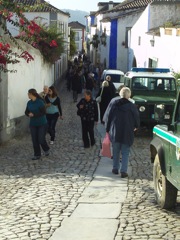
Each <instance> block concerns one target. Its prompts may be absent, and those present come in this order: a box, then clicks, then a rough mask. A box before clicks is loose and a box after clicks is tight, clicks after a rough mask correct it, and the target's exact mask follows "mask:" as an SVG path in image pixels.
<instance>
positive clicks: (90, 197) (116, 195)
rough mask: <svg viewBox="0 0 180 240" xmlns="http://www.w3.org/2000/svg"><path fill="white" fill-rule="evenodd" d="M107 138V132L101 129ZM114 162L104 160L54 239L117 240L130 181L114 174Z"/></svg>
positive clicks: (99, 126)
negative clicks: (120, 217) (120, 215)
mask: <svg viewBox="0 0 180 240" xmlns="http://www.w3.org/2000/svg"><path fill="white" fill-rule="evenodd" d="M97 129H98V132H99V133H100V135H101V138H102V139H103V137H104V135H105V129H104V127H103V126H102V125H101V124H98V126H97ZM111 169H112V160H111V159H109V158H106V157H101V159H100V162H99V165H98V167H97V169H96V171H95V173H94V175H93V180H92V181H91V182H90V184H89V186H88V187H87V188H86V189H85V191H84V192H83V193H82V195H81V197H80V198H79V200H78V204H77V207H76V209H75V210H74V212H73V213H72V215H71V216H70V217H68V218H66V219H65V220H64V221H63V222H62V225H61V227H60V228H58V229H57V230H56V231H55V232H54V234H53V235H52V237H51V238H50V240H80V239H81V240H101V239H102V240H113V239H115V236H116V233H117V230H118V225H119V219H118V217H119V214H120V212H121V206H122V203H123V202H124V200H125V198H126V195H127V179H121V178H120V176H119V175H113V174H112V173H111Z"/></svg>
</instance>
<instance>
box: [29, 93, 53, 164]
mask: <svg viewBox="0 0 180 240" xmlns="http://www.w3.org/2000/svg"><path fill="white" fill-rule="evenodd" d="M28 97H29V99H30V100H29V101H28V103H27V106H26V110H25V114H26V116H28V117H29V118H30V123H29V127H30V132H31V137H32V142H33V148H34V157H32V160H38V159H40V157H41V148H42V149H43V150H44V152H45V156H48V155H49V146H48V144H47V142H46V138H45V136H46V131H47V119H46V108H45V104H44V101H43V100H42V98H41V97H40V96H39V95H38V93H37V91H36V90H35V89H34V88H32V89H29V91H28Z"/></svg>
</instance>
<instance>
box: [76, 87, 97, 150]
mask: <svg viewBox="0 0 180 240" xmlns="http://www.w3.org/2000/svg"><path fill="white" fill-rule="evenodd" d="M77 108H78V111H77V114H78V115H79V116H80V117H81V124H82V139H83V143H84V147H85V148H89V147H90V145H91V146H93V145H94V144H95V138H94V123H95V122H97V121H98V108H97V103H96V101H95V100H93V99H92V92H91V91H90V90H85V92H84V98H82V99H81V100H80V101H79V103H78V104H77Z"/></svg>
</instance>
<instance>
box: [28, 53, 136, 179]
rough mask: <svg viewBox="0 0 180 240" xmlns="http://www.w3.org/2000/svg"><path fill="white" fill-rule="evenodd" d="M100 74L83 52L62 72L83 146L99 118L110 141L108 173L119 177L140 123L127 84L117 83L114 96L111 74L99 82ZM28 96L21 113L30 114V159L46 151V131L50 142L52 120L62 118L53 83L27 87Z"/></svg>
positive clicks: (87, 145) (88, 142)
mask: <svg viewBox="0 0 180 240" xmlns="http://www.w3.org/2000/svg"><path fill="white" fill-rule="evenodd" d="M100 76H101V71H100V69H99V68H97V67H96V68H94V67H93V65H92V64H91V63H90V62H88V59H87V57H86V56H85V55H83V56H81V55H79V56H78V58H75V59H74V62H71V63H70V64H69V67H68V70H67V74H66V81H67V90H68V91H72V101H73V102H74V103H76V105H75V107H77V115H78V116H80V119H81V128H82V142H83V146H84V148H90V147H92V146H94V144H95V143H96V141H95V137H94V126H95V124H97V123H98V120H99V121H100V122H101V124H103V125H104V127H105V128H106V133H107V134H108V135H109V139H110V141H111V143H112V149H113V151H112V158H113V168H112V173H113V174H119V171H120V173H121V177H122V178H124V177H127V176H128V173H127V171H128V158H129V152H130V147H131V145H132V144H133V140H134V131H136V130H137V128H138V127H139V124H140V120H139V113H138V110H137V108H136V106H135V104H134V102H133V101H132V99H131V98H130V96H131V91H130V89H129V88H127V87H125V86H121V88H120V89H119V94H118V96H117V90H116V88H115V86H114V84H113V82H112V81H111V77H110V76H106V79H105V80H104V81H103V82H102V83H101V80H100V79H101V78H100ZM82 93H83V94H84V96H83V97H81V99H79V100H78V97H79V94H82ZM81 96H82V95H81ZM28 97H29V99H30V100H29V101H28V103H27V107H26V110H25V114H26V115H27V116H28V117H29V118H30V124H29V126H30V132H31V137H32V143H33V149H34V156H33V157H32V160H37V159H39V158H40V157H41V148H42V150H43V151H44V154H45V156H48V155H49V149H50V148H49V145H48V143H47V141H46V134H49V135H50V142H49V144H54V140H55V133H56V123H57V121H58V119H63V116H62V108H61V100H60V98H59V96H58V94H57V91H56V89H55V87H54V86H50V87H48V86H44V88H43V92H41V93H39V94H38V93H37V92H36V90H35V89H30V90H29V91H28ZM98 105H99V107H98ZM98 109H99V110H98ZM98 111H99V112H100V113H99V112H98ZM98 116H100V119H98ZM120 154H121V155H122V160H121V161H120Z"/></svg>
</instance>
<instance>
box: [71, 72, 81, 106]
mask: <svg viewBox="0 0 180 240" xmlns="http://www.w3.org/2000/svg"><path fill="white" fill-rule="evenodd" d="M72 90H73V100H74V102H77V99H78V94H79V93H82V80H81V70H80V69H78V70H76V72H75V74H74V76H73V78H72Z"/></svg>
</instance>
